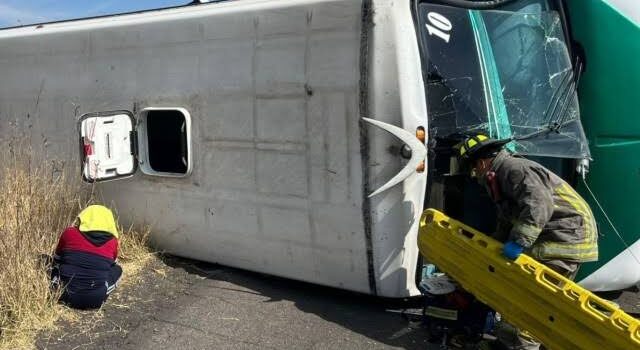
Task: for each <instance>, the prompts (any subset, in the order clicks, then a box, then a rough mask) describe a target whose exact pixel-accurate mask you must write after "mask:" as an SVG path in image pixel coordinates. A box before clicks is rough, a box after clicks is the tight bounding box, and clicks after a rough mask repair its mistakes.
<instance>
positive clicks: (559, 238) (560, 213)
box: [456, 135, 598, 350]
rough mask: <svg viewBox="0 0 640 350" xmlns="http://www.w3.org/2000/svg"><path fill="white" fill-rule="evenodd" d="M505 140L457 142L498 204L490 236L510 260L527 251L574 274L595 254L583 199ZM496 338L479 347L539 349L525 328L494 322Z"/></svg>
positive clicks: (462, 160) (465, 163)
mask: <svg viewBox="0 0 640 350" xmlns="http://www.w3.org/2000/svg"><path fill="white" fill-rule="evenodd" d="M509 141H510V140H494V139H491V138H489V137H487V136H485V135H476V136H472V137H469V138H467V139H465V140H464V141H463V142H462V143H460V144H458V145H457V146H456V150H457V152H458V158H459V160H460V163H461V165H463V166H464V167H467V169H469V170H470V176H471V177H473V178H475V179H476V180H477V181H478V182H479V183H480V185H482V186H483V187H484V188H485V189H486V190H487V192H488V193H489V196H490V197H491V199H492V200H493V202H494V203H495V205H496V208H497V217H498V222H497V227H496V231H495V233H494V235H493V236H494V238H496V239H497V240H499V241H501V242H504V243H505V244H504V249H503V254H504V256H505V257H507V258H509V259H512V260H515V259H516V258H517V257H518V255H520V254H521V253H523V252H524V253H526V254H527V255H530V256H532V257H533V258H535V259H536V260H538V261H540V262H541V263H543V264H545V265H546V266H548V267H549V268H551V269H553V270H554V271H556V272H558V273H560V274H562V275H563V276H565V277H567V278H569V279H571V280H573V279H574V278H575V276H576V274H577V272H578V268H579V267H580V264H581V263H583V262H588V261H596V260H597V259H598V242H597V239H598V232H597V227H596V223H595V220H594V217H593V213H592V212H591V209H590V208H589V205H588V204H587V202H586V201H585V200H584V199H582V197H580V195H579V194H578V193H577V192H576V191H575V190H574V189H573V188H572V187H571V186H570V185H569V184H568V183H567V182H565V181H564V180H562V179H561V178H560V177H559V176H557V175H556V174H554V173H553V172H551V171H549V170H548V169H546V168H545V167H543V166H542V165H540V164H538V163H536V162H533V161H531V160H527V159H524V158H521V157H517V156H514V155H513V154H512V153H511V152H510V151H508V150H507V149H506V148H505V147H504V146H505V145H506V144H507V143H508V142H509ZM496 335H497V338H498V339H497V341H495V342H493V343H491V344H481V345H482V346H481V348H485V349H486V348H493V349H505V348H506V349H527V350H529V349H539V347H540V344H539V343H538V342H536V341H535V340H534V339H533V338H531V337H530V336H528V335H527V334H526V332H518V331H516V330H515V328H513V327H512V326H509V325H507V324H504V323H503V324H501V325H500V326H497V327H496Z"/></svg>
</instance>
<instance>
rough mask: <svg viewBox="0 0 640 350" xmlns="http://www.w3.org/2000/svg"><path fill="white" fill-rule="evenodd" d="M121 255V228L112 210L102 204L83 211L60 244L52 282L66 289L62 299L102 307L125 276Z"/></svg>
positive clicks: (80, 305)
mask: <svg viewBox="0 0 640 350" xmlns="http://www.w3.org/2000/svg"><path fill="white" fill-rule="evenodd" d="M117 257H118V228H117V225H116V222H115V220H114V218H113V214H112V213H111V210H109V209H108V208H106V207H104V206H101V205H91V206H89V207H87V208H85V209H84V210H82V211H81V212H80V214H79V215H78V219H77V220H76V223H75V225H74V226H72V227H69V228H67V229H65V230H64V232H62V235H61V236H60V240H59V241H58V246H57V247H56V252H55V256H54V267H53V270H52V284H53V285H54V286H60V287H62V288H63V293H62V296H61V298H60V301H61V302H63V303H65V304H67V305H69V306H70V307H73V308H77V309H96V308H99V307H101V306H102V303H104V302H105V301H106V300H107V297H108V296H109V294H110V293H111V292H112V291H113V290H114V289H115V287H116V285H117V284H118V280H119V279H120V276H121V275H122V268H120V266H118V265H117V264H116V259H117Z"/></svg>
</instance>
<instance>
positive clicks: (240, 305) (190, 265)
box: [37, 258, 439, 350]
mask: <svg viewBox="0 0 640 350" xmlns="http://www.w3.org/2000/svg"><path fill="white" fill-rule="evenodd" d="M164 263H166V264H167V265H165V264H164ZM164 263H163V262H161V261H156V262H154V263H153V264H152V266H151V268H150V269H148V270H147V271H146V272H145V273H143V275H142V277H141V279H140V281H137V282H136V283H135V284H134V285H131V286H129V287H127V288H123V289H122V290H120V291H118V292H117V293H116V294H115V295H112V297H111V298H110V299H109V301H108V302H107V304H106V305H105V306H104V307H103V309H102V311H101V312H99V313H96V312H83V313H81V319H80V320H79V321H77V322H74V323H70V322H63V323H62V324H61V327H60V329H59V330H58V331H55V332H52V333H47V334H42V336H41V337H40V339H39V340H38V344H37V347H38V348H39V349H65V350H66V349H141V350H144V349H149V350H151V349H153V350H157V349H181V350H186V349H438V348H439V347H438V346H435V345H430V344H428V343H427V341H426V339H427V334H426V330H425V329H424V328H423V327H421V326H420V324H419V323H418V322H415V321H411V320H410V319H409V318H407V317H404V316H403V315H402V314H401V313H399V312H398V311H399V310H400V309H402V308H406V307H411V306H415V305H412V304H416V303H415V302H397V301H388V300H381V299H378V298H373V297H368V296H363V295H358V294H353V293H348V292H344V291H340V290H335V289H331V288H324V287H318V286H315V285H311V284H307V283H301V282H295V281H291V280H286V279H280V278H275V277H271V276H266V275H262V274H256V273H251V272H246V271H242V270H237V269H232V268H227V267H222V266H218V265H207V264H201V263H194V262H192V261H187V260H181V259H176V258H169V259H165V262H164Z"/></svg>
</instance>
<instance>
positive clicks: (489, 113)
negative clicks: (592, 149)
mask: <svg viewBox="0 0 640 350" xmlns="http://www.w3.org/2000/svg"><path fill="white" fill-rule="evenodd" d="M533 9H537V11H534V10H533ZM418 17H419V20H420V26H421V30H420V32H421V41H422V50H423V59H424V63H425V65H426V66H425V74H426V76H425V78H426V79H425V80H426V85H427V88H426V90H427V108H428V112H429V129H430V133H431V137H432V138H435V139H436V140H437V139H442V138H451V137H455V136H456V135H458V136H459V135H468V134H473V133H485V134H488V135H489V136H491V137H493V138H498V139H506V138H514V139H515V141H513V142H512V143H511V144H509V146H508V147H509V148H511V149H512V150H514V151H517V152H518V153H520V154H524V155H531V156H545V157H560V158H588V157H589V148H588V146H587V141H586V138H585V135H584V132H583V129H582V124H581V122H580V110H579V106H578V99H577V93H576V83H575V80H576V77H575V74H574V69H573V64H572V62H571V59H570V56H569V51H568V49H567V45H566V42H565V41H566V40H565V36H564V33H563V26H562V23H561V20H560V17H559V15H558V14H557V13H556V12H554V11H547V10H544V9H542V8H541V7H540V6H537V7H525V8H524V10H520V11H518V12H509V11H476V10H467V9H462V8H454V7H448V6H440V5H432V4H422V5H420V7H419V12H418Z"/></svg>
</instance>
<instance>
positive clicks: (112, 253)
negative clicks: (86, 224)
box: [56, 227, 118, 261]
mask: <svg viewBox="0 0 640 350" xmlns="http://www.w3.org/2000/svg"><path fill="white" fill-rule="evenodd" d="M71 252H83V253H90V254H94V255H98V256H101V257H104V258H107V259H110V260H112V261H115V260H116V259H117V258H118V240H117V239H115V238H114V237H113V236H108V235H105V236H97V235H94V234H83V233H82V232H80V230H78V229H77V228H75V227H68V228H67V229H66V230H64V232H62V235H61V236H60V240H59V241H58V246H57V247H56V254H57V255H62V254H63V253H71Z"/></svg>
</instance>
